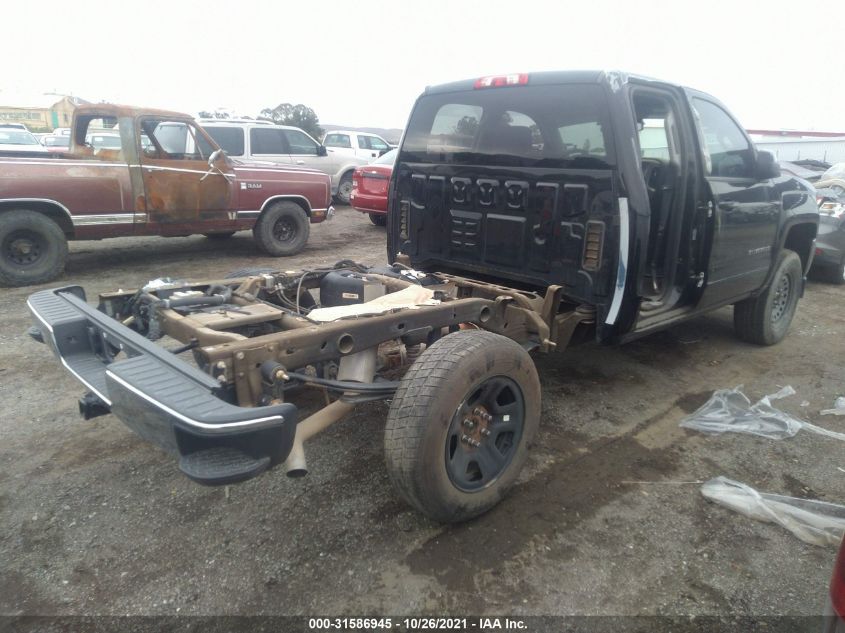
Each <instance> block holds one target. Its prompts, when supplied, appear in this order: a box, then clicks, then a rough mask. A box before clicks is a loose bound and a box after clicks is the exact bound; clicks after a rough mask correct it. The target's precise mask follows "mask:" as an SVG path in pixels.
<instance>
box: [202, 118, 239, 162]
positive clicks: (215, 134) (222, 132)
mask: <svg viewBox="0 0 845 633" xmlns="http://www.w3.org/2000/svg"><path fill="white" fill-rule="evenodd" d="M204 128H205V131H206V132H208V133H209V135H210V136H211V138H213V139H214V141H215V142H216V143H217V144H218V145H219V146H220V147H221V149H222V150H223V151H224V152H226V153H227V154H228V155H229V156H243V155H244V131H243V128H239V127H208V126H207V125H206V126H204Z"/></svg>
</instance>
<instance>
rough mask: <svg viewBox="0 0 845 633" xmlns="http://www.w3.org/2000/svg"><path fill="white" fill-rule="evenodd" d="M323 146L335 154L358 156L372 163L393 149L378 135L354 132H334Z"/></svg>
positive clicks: (330, 133)
mask: <svg viewBox="0 0 845 633" xmlns="http://www.w3.org/2000/svg"><path fill="white" fill-rule="evenodd" d="M323 145H325V146H326V147H327V148H331V151H333V152H334V153H335V154H338V155H344V156H356V157H358V158H364V159H366V160H368V161H372V160H374V159H376V158H378V157H379V156H382V155H383V154H386V153H387V152H389V151H390V150H391V149H393V147H392V146H391V145H390V143H388V142H387V141H385V140H384V139H383V138H382V137H380V136H379V135H377V134H370V133H369V132H356V131H354V130H333V131H331V132H328V133H327V134H326V136H325V138H324V139H323Z"/></svg>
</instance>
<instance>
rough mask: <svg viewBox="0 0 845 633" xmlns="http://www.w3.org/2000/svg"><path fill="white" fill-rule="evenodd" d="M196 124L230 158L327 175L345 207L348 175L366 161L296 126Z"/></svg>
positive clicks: (208, 121)
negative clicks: (274, 164)
mask: <svg viewBox="0 0 845 633" xmlns="http://www.w3.org/2000/svg"><path fill="white" fill-rule="evenodd" d="M199 123H200V125H202V127H203V129H205V130H206V131H207V132H208V133H209V135H210V136H211V137H212V138H213V139H214V140H215V141H216V142H217V144H218V145H219V146H220V147H222V148H223V150H224V151H225V152H226V153H227V154H228V155H229V156H231V157H233V158H243V159H245V160H253V161H267V162H271V163H282V164H286V165H299V166H303V167H310V168H312V169H319V170H320V171H322V172H323V173H325V174H328V175H329V177H330V178H331V183H332V195H333V196H334V198H335V200H337V202H338V203H340V204H349V195H350V194H351V193H352V172H353V171H354V170H355V168H356V167H357V166H358V165H363V164H366V163H367V162H368V161H367V160H365V159H362V158H356V157H354V156H344V155H342V154H338V153H336V152H335V151H334V150H333V149H326V147H325V146H324V145H321V144H320V143H318V142H317V141H315V140H314V139H313V138H311V137H310V136H309V135H308V134H306V133H305V132H304V131H303V130H300V129H299V128H298V127H291V126H288V125H274V124H272V123H268V122H265V121H253V120H251V119H248V120H231V119H200V120H199Z"/></svg>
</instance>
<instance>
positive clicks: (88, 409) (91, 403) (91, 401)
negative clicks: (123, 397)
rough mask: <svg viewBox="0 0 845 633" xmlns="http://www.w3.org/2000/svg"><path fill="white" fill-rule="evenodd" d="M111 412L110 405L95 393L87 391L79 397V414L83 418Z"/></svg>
mask: <svg viewBox="0 0 845 633" xmlns="http://www.w3.org/2000/svg"><path fill="white" fill-rule="evenodd" d="M109 413H111V407H109V405H108V404H106V403H105V402H103V400H102V398H100V397H99V396H98V395H96V394H95V393H93V392H91V391H89V392H88V393H86V394H85V395H84V396H82V397H81V398H80V399H79V414H80V415H81V416H82V417H83V419H85V420H90V419H91V418H96V417H99V416H101V415H108V414H109Z"/></svg>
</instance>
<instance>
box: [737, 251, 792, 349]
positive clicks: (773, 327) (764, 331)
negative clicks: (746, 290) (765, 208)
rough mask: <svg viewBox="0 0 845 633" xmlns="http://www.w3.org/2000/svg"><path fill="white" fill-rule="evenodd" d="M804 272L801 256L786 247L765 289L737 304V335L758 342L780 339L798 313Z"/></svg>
mask: <svg viewBox="0 0 845 633" xmlns="http://www.w3.org/2000/svg"><path fill="white" fill-rule="evenodd" d="M803 276H804V275H803V269H802V268H801V258H799V257H798V254H797V253H795V252H794V251H790V250H787V249H783V250H782V251H781V253H780V256H779V257H778V261H777V265H776V266H775V272H774V274H773V275H772V280H771V281H770V282H769V285H768V286H767V287H766V289H765V290H764V291H763V292H762V293H760V295H758V296H756V297H751V298H749V299H745V300H744V301H740V302H739V303H737V304H735V305H734V330H736V333H737V335H738V336H739V337H740V338H741V339H742V340H744V341H748V342H749V343H756V344H757V345H774V344H775V343H779V342H780V341H781V340H782V339H783V337H784V336H786V333H787V331H788V330H789V325H790V324H791V323H792V317H793V316H795V309H796V307H797V306H798V297H799V295H800V293H801V284H802V283H803V282H804V280H803Z"/></svg>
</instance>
